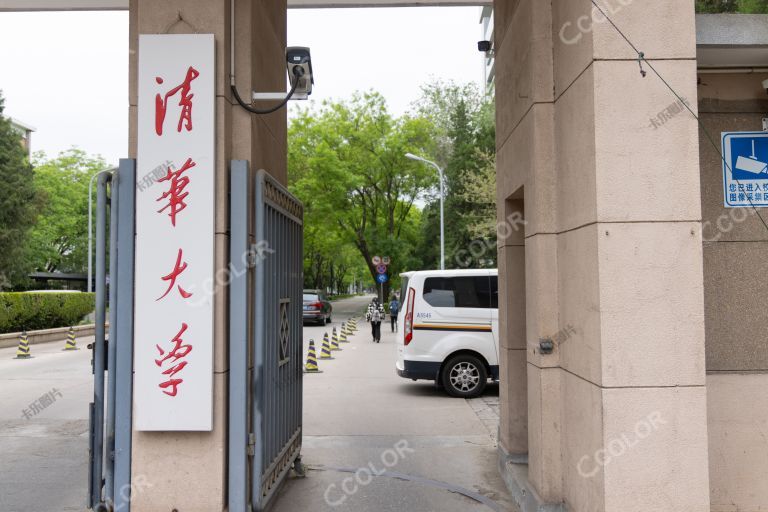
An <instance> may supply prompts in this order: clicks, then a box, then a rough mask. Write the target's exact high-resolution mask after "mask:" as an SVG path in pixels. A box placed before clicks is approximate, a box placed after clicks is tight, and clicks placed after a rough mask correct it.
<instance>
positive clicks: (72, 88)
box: [0, 7, 483, 163]
mask: <svg viewBox="0 0 768 512" xmlns="http://www.w3.org/2000/svg"><path fill="white" fill-rule="evenodd" d="M479 18H480V9H479V8H478V7H443V8H439V7H429V8H425V7H414V8H389V9H329V10H302V9H297V10H290V11H289V15H288V44H289V45H295V46H309V47H310V49H311V51H312V61H313V68H314V73H315V89H314V92H313V94H312V98H313V100H314V101H319V100H323V99H327V98H335V99H341V98H347V97H349V96H350V95H351V94H352V93H353V92H354V91H356V90H368V89H376V90H378V91H380V92H381V93H383V94H384V96H385V97H386V98H387V101H388V102H389V105H390V108H391V110H392V111H393V112H394V113H396V114H401V113H403V112H405V111H406V110H407V109H408V107H409V105H410V103H411V102H412V101H414V100H415V99H416V98H418V96H419V87H420V86H421V85H422V84H424V83H428V82H429V81H431V80H433V79H436V78H439V79H452V80H455V81H458V82H477V83H478V85H479V84H481V82H482V80H483V70H482V58H481V55H480V53H478V51H477V46H476V43H477V41H478V40H479V39H480V35H481V29H480V24H479ZM0 90H2V91H3V95H4V97H5V107H6V110H5V114H6V115H8V116H11V117H14V118H17V119H19V120H20V121H22V122H24V123H26V124H29V125H32V126H34V127H35V128H36V129H37V131H36V132H35V133H34V134H33V136H32V149H33V151H37V150H43V151H45V152H46V153H47V154H48V155H55V154H56V153H58V152H59V151H61V150H64V149H67V148H69V147H71V146H78V147H80V148H82V149H84V150H85V151H87V152H88V153H91V154H101V155H102V156H104V158H106V159H107V161H108V162H109V163H116V162H117V160H118V159H119V158H120V157H122V156H125V155H126V154H127V144H128V143H127V140H128V13H127V12H87V13H73V12H57V13H0Z"/></svg>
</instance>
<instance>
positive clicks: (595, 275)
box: [495, 0, 709, 512]
mask: <svg viewBox="0 0 768 512" xmlns="http://www.w3.org/2000/svg"><path fill="white" fill-rule="evenodd" d="M598 3H600V4H601V5H603V6H605V8H606V11H607V12H608V14H609V16H610V17H611V18H612V19H613V20H614V22H615V23H616V24H617V25H618V26H619V27H620V28H621V29H622V31H624V33H625V34H626V35H627V36H628V37H629V38H630V39H631V40H632V41H633V42H634V43H635V44H636V45H637V47H638V48H640V49H641V50H642V51H644V52H645V55H646V57H647V58H649V59H652V61H653V65H654V66H655V67H656V68H657V69H658V70H659V71H660V72H661V73H662V74H663V75H664V77H665V78H666V79H667V80H668V81H669V82H670V83H671V84H672V86H673V87H675V88H676V89H677V90H678V91H679V93H680V94H681V95H682V96H683V97H685V98H687V99H689V100H691V105H693V106H694V109H695V101H693V100H694V98H696V48H695V25H694V2H693V0H684V1H679V2H667V1H664V0H647V1H644V2H632V1H631V0H630V1H601V2H598ZM593 20H597V21H596V22H595V21H593ZM495 25H496V58H497V64H496V66H497V83H496V94H497V110H498V113H497V136H498V147H497V150H498V160H497V161H498V163H497V173H498V183H499V188H500V190H499V197H500V198H501V197H511V196H514V194H516V193H519V191H520V190H522V191H523V195H524V201H525V212H526V221H527V223H526V233H525V237H526V238H525V248H526V250H525V261H526V265H525V272H526V301H525V302H526V310H527V311H526V338H527V348H528V350H527V365H528V372H527V373H528V380H527V385H528V391H527V393H528V427H529V428H528V432H529V435H528V444H529V446H528V448H529V465H528V468H527V474H526V475H525V481H522V480H521V479H520V478H517V479H508V482H509V481H511V480H512V481H513V483H515V482H516V483H517V484H518V485H519V486H520V487H523V488H527V489H528V490H530V491H531V492H528V493H525V495H524V496H526V498H525V499H526V500H528V501H527V505H525V504H524V505H525V506H524V507H523V509H524V510H525V509H526V508H525V507H526V506H532V505H531V503H532V501H531V499H530V496H531V495H533V496H534V497H535V500H538V501H539V502H547V503H564V504H565V506H566V507H567V509H568V510H569V511H585V512H586V511H589V512H595V511H597V512H603V511H610V512H613V511H622V512H624V511H627V510H637V511H645V510H670V511H672V510H686V511H701V512H704V511H708V510H709V488H708V485H709V480H708V471H707V428H706V392H705V391H706V388H705V374H704V324H703V322H704V306H703V285H702V281H703V280H702V273H703V272H702V250H701V224H700V219H701V213H700V202H699V168H698V130H697V124H696V121H695V120H694V119H693V118H692V117H691V116H690V115H685V114H680V115H678V116H676V117H674V118H673V119H672V120H670V121H669V122H667V123H666V124H664V125H663V126H662V127H660V128H657V127H654V126H653V125H652V123H651V121H650V120H651V119H652V118H654V117H655V116H656V115H657V114H658V112H660V111H663V110H665V109H666V108H667V107H669V106H670V105H671V104H674V103H675V101H676V98H675V97H674V96H673V95H672V94H671V93H670V92H669V90H668V89H667V88H666V87H665V86H664V84H663V83H662V82H661V81H660V80H659V79H658V78H657V77H655V76H654V75H653V74H652V73H651V72H650V69H649V68H648V66H647V65H645V70H646V71H648V76H646V77H645V78H643V77H642V76H641V74H640V68H639V65H638V62H637V54H635V53H633V52H632V50H631V48H629V46H628V45H627V43H626V42H625V41H624V40H623V39H622V38H621V36H620V35H619V34H618V33H617V32H616V31H615V30H614V29H613V27H612V26H611V25H610V24H609V23H607V22H605V20H604V19H603V17H602V16H601V15H599V13H595V12H593V8H592V3H591V2H590V1H589V0H554V1H553V2H551V3H550V2H539V1H537V0H519V1H513V2H509V1H501V0H499V1H497V2H496V20H495ZM500 260H501V258H500ZM506 284H507V283H506V282H503V284H502V286H503V285H506ZM508 328H509V327H508ZM542 338H544V339H547V338H549V339H553V340H554V341H555V343H554V344H555V346H554V351H553V353H552V354H545V353H541V351H540V349H539V340H540V339H542ZM504 363H505V361H504V359H502V364H504ZM506 371H507V370H505V368H502V369H501V373H502V375H505V374H506V373H505V372H506ZM510 385H511V384H510ZM508 411H509V408H507V409H504V408H502V415H504V414H508ZM506 421H508V420H506ZM504 422H505V418H502V425H503V424H504ZM518 476H519V475H518ZM520 494H521V495H522V493H520ZM535 500H534V501H535Z"/></svg>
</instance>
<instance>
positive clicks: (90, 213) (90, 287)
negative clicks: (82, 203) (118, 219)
mask: <svg viewBox="0 0 768 512" xmlns="http://www.w3.org/2000/svg"><path fill="white" fill-rule="evenodd" d="M116 170H117V167H114V168H112V169H107V170H104V171H98V172H95V173H94V174H93V176H91V180H90V181H89V182H88V286H87V287H86V290H88V293H90V292H92V291H93V227H92V225H93V180H95V179H96V177H97V176H98V175H99V174H101V173H103V172H113V171H116Z"/></svg>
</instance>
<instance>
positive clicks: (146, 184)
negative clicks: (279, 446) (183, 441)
mask: <svg viewBox="0 0 768 512" xmlns="http://www.w3.org/2000/svg"><path fill="white" fill-rule="evenodd" d="M215 79H216V57H215V40H214V35H213V34H161V35H155V34H152V35H150V34H140V35H139V54H138V115H137V120H138V129H137V132H138V133H137V139H138V144H137V146H138V150H137V173H136V176H137V179H136V247H135V258H136V260H135V261H136V272H135V276H136V277H135V290H134V294H135V295H134V300H135V316H134V340H133V341H134V372H135V373H134V391H133V397H134V425H135V428H136V430H139V431H206V432H207V431H211V430H212V429H213V350H214V330H213V326H214V322H213V320H214V308H213V301H214V294H213V290H214V282H215V281H214V270H215V223H214V221H215V212H216V195H215V188H216V180H215V177H216V176H215V175H216V107H215V105H216V90H215V83H216V82H215ZM168 162H170V164H169V163H168ZM157 169H161V171H160V172H157ZM153 175H154V176H155V179H154V180H152V179H145V178H147V177H148V176H150V177H151V176H153ZM187 347H190V348H187Z"/></svg>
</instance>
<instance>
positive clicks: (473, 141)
mask: <svg viewBox="0 0 768 512" xmlns="http://www.w3.org/2000/svg"><path fill="white" fill-rule="evenodd" d="M414 107H415V110H416V112H418V113H419V114H420V115H422V116H426V117H428V118H430V119H431V120H432V121H433V123H435V125H436V132H437V137H438V149H437V152H436V153H435V154H433V155H432V156H431V159H433V160H435V161H436V162H437V163H438V165H441V166H442V167H443V168H444V169H445V180H446V197H445V238H446V242H445V246H446V256H445V258H446V262H445V264H446V267H447V268H453V267H456V266H493V265H495V264H496V253H495V251H484V252H483V254H480V253H479V252H477V251H473V252H469V248H470V247H471V246H472V247H473V246H476V245H477V244H478V243H481V245H482V246H484V247H490V246H493V244H495V239H496V235H495V231H494V232H491V233H489V234H488V237H489V238H487V239H486V238H483V240H480V241H479V242H476V241H477V240H479V238H478V231H477V229H475V228H476V224H477V222H482V223H483V224H487V223H489V222H490V223H492V224H493V225H494V226H495V217H496V215H495V204H496V196H495V193H496V192H495V191H496V176H495V170H494V167H493V166H494V161H495V125H494V104H493V101H492V100H491V99H490V98H489V97H487V96H485V95H484V94H483V93H481V92H480V91H479V90H478V88H477V87H476V86H475V85H473V84H467V85H459V84H455V83H453V82H436V83H434V84H430V85H428V86H425V87H423V88H422V97H421V99H420V100H419V101H418V102H417V103H416V104H415V105H414ZM478 179H480V180H485V188H484V189H483V194H481V195H478V194H476V193H472V192H477V180H478ZM470 191H472V192H470ZM480 212H482V213H480ZM485 215H488V217H487V218H486V217H485ZM423 219H424V225H423V226H422V233H423V235H424V236H423V238H422V245H421V249H420V252H421V254H423V255H424V256H425V263H426V265H427V266H429V267H433V268H436V267H437V266H438V261H439V249H438V251H434V250H433V247H435V245H436V244H437V245H438V246H439V236H438V234H439V198H438V197H437V196H436V195H434V196H431V197H430V203H429V204H428V205H427V206H426V208H425V215H424V216H423ZM481 231H482V232H483V233H485V232H487V230H481Z"/></svg>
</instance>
